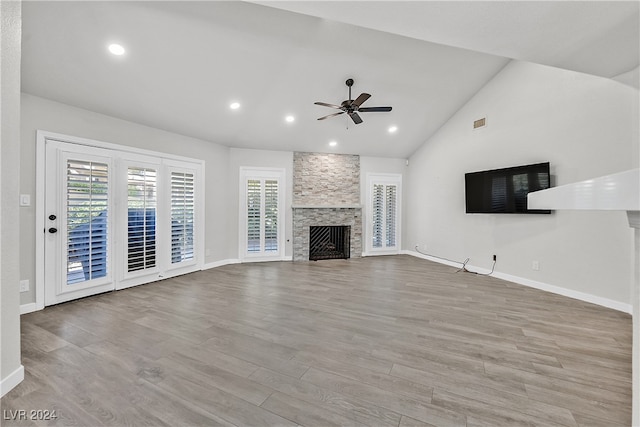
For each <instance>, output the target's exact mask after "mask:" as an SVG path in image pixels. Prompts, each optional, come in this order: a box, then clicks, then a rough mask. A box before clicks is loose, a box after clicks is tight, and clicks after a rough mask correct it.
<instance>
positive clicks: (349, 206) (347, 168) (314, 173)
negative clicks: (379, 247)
mask: <svg viewBox="0 0 640 427" xmlns="http://www.w3.org/2000/svg"><path fill="white" fill-rule="evenodd" d="M292 207H293V260H294V261H308V260H309V249H310V248H309V245H310V229H311V227H317V226H332V227H333V226H340V227H349V234H350V236H349V242H348V243H349V244H348V246H349V256H348V257H349V258H359V257H361V256H362V205H361V204H360V156H356V155H344V154H325V153H300V152H296V153H294V154H293V206H292ZM345 258H347V257H345Z"/></svg>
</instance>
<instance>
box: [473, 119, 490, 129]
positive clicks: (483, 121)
mask: <svg viewBox="0 0 640 427" xmlns="http://www.w3.org/2000/svg"><path fill="white" fill-rule="evenodd" d="M486 125H487V118H486V117H483V118H481V119H478V120H475V121H474V122H473V128H474V129H478V128H483V127H485V126H486Z"/></svg>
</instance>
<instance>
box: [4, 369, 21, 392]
mask: <svg viewBox="0 0 640 427" xmlns="http://www.w3.org/2000/svg"><path fill="white" fill-rule="evenodd" d="M22 380H24V366H22V365H20V367H19V368H18V369H16V370H15V371H13V372H12V373H10V374H9V375H7V377H6V378H3V379H2V380H1V381H0V397H2V396H4V395H5V394H7V393H9V392H10V391H11V390H13V388H14V387H15V386H17V385H18V384H20V383H21V382H22Z"/></svg>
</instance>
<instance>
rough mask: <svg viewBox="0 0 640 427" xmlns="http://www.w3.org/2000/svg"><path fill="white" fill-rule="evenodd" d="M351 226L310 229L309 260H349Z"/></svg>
mask: <svg viewBox="0 0 640 427" xmlns="http://www.w3.org/2000/svg"><path fill="white" fill-rule="evenodd" d="M350 242H351V226H348V225H339V226H335V225H326V226H311V227H309V260H310V261H317V260H321V259H348V258H349V257H350V256H351V243H350Z"/></svg>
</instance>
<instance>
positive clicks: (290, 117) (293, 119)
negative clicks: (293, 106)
mask: <svg viewBox="0 0 640 427" xmlns="http://www.w3.org/2000/svg"><path fill="white" fill-rule="evenodd" d="M284 120H285V121H286V122H287V123H293V122H295V121H296V118H295V117H294V116H287V117H285V118H284Z"/></svg>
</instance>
